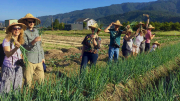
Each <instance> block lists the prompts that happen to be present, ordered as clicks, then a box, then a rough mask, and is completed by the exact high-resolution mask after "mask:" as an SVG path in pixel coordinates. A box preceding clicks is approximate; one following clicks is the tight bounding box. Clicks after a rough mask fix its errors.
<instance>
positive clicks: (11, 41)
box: [9, 39, 13, 65]
mask: <svg viewBox="0 0 180 101" xmlns="http://www.w3.org/2000/svg"><path fill="white" fill-rule="evenodd" d="M9 43H10V51H11V49H12V43H13V40H12V39H11V40H10V42H9ZM11 57H12V65H13V56H11Z"/></svg>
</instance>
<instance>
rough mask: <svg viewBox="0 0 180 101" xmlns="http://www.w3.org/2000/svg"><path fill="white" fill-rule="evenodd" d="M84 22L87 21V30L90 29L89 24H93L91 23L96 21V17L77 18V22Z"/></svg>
mask: <svg viewBox="0 0 180 101" xmlns="http://www.w3.org/2000/svg"><path fill="white" fill-rule="evenodd" d="M83 22H86V23H87V25H86V28H85V29H87V30H89V27H88V26H91V25H93V24H95V23H96V21H95V20H94V19H89V18H80V19H77V20H76V22H75V23H76V24H83Z"/></svg>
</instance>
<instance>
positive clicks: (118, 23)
mask: <svg viewBox="0 0 180 101" xmlns="http://www.w3.org/2000/svg"><path fill="white" fill-rule="evenodd" d="M113 25H117V26H123V25H122V24H121V23H120V21H119V20H117V21H116V22H115V23H113Z"/></svg>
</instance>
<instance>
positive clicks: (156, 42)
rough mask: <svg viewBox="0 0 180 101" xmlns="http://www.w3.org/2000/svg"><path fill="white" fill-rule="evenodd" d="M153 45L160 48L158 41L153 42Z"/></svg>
mask: <svg viewBox="0 0 180 101" xmlns="http://www.w3.org/2000/svg"><path fill="white" fill-rule="evenodd" d="M152 44H153V45H154V44H157V45H158V46H160V43H158V41H155V42H154V43H152Z"/></svg>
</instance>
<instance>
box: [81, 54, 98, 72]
mask: <svg viewBox="0 0 180 101" xmlns="http://www.w3.org/2000/svg"><path fill="white" fill-rule="evenodd" d="M97 59H98V54H94V53H90V52H84V53H83V56H82V61H81V68H80V71H81V70H82V69H85V68H86V66H87V63H88V61H90V66H92V65H94V66H95V65H96V62H97Z"/></svg>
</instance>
